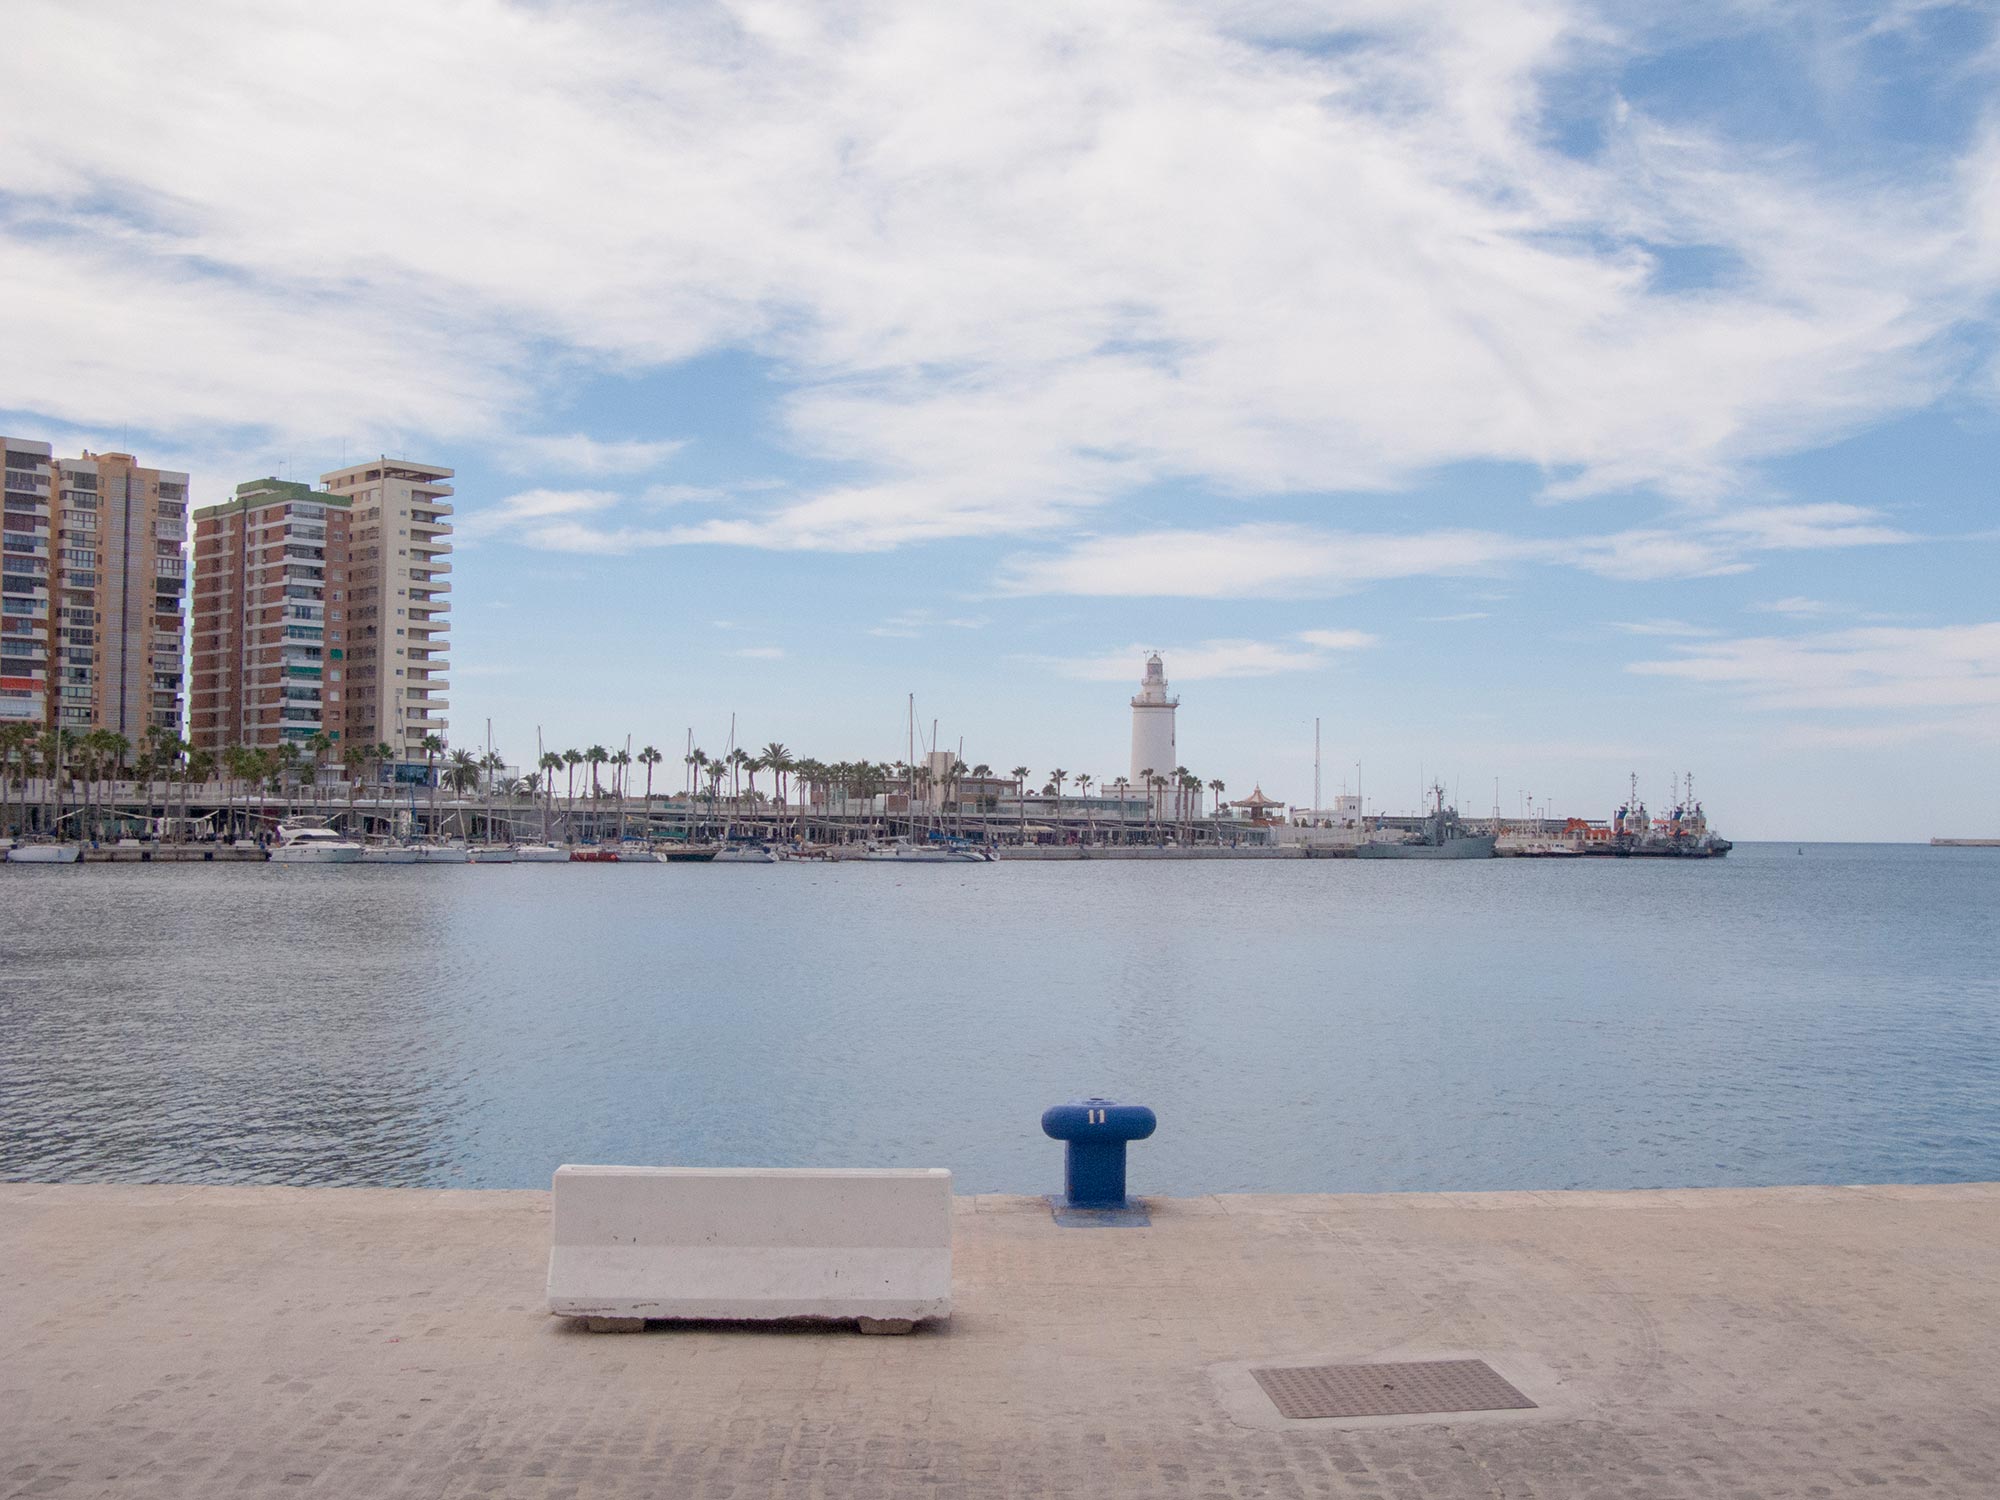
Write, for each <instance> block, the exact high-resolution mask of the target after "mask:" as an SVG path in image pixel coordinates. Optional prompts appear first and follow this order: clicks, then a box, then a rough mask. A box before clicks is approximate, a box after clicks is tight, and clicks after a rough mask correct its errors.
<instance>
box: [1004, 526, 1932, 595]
mask: <svg viewBox="0 0 2000 1500" xmlns="http://www.w3.org/2000/svg"><path fill="white" fill-rule="evenodd" d="M1875 515H1876V513H1875V512H1873V511H1870V510H1865V509H1863V508H1861V507H1859V506H1850V505H1795V506H1770V507H1765V508H1762V509H1759V510H1756V511H1738V512H1732V513H1728V514H1723V515H1716V516H1700V517H1693V518H1690V519H1689V520H1688V521H1686V522H1685V523H1684V525H1683V528H1682V529H1680V530H1677V531H1669V530H1665V529H1647V530H1637V531H1623V532H1616V533H1613V534H1610V535H1605V536H1578V537H1568V538H1558V539H1550V540H1544V539H1536V538H1527V537H1510V536H1503V535H1500V534H1497V533H1494V532H1487V531H1426V532H1412V533H1408V534H1404V535H1397V534H1394V533H1386V532H1346V531H1333V530H1328V529H1324V528H1320V527H1312V526H1297V525H1271V524H1263V523H1254V522H1253V523H1251V524H1248V525H1242V526H1227V527H1221V528H1218V529H1214V530H1185V531H1152V532H1141V533H1137V534H1134V535H1129V536H1097V537H1090V538H1088V539H1086V540H1083V541H1080V542H1076V543H1074V544H1073V545H1071V546H1069V547H1068V548H1066V549H1064V550H1063V551H1060V552H1054V553H1022V554H1018V555H1016V556H1014V557H1012V558H1009V559H1007V560H1006V561H1005V562H1003V563H1002V565H1001V568H1000V573H999V578H998V587H999V589H1000V591H1001V592H1002V593H1008V594H1078V595H1098V596H1109V597H1118V596H1161V597H1183V598H1201V599H1233V598H1247V597H1256V596H1273V597H1282V596H1286V595H1320V594H1333V593H1340V592H1344V591H1346V590H1348V589H1351V588H1353V587H1355V586H1356V585H1358V584H1362V583H1371V582H1381V581H1384V580H1388V579H1394V578H1421V577H1450V576H1460V575H1465V574H1474V573H1491V572H1495V571H1499V570H1502V569H1506V568H1510V567H1514V566H1517V565H1521V564H1527V563H1540V564H1553V565H1566V566H1570V567H1576V568H1581V569H1583V570H1585V571H1586V572H1591V573H1596V574H1599V575H1600V576H1602V577H1606V578H1613V579H1620V580H1628V581H1643V580H1652V579H1664V578H1699V577H1709V576H1714V575H1718V574H1725V573H1742V572H1747V571H1748V570H1749V569H1750V568H1751V567H1753V566H1754V562H1753V560H1752V559H1753V558H1754V557H1755V555H1756V554H1758V553H1760V552H1766V551H1779V550H1792V549H1796V548H1802V547H1804V548H1819V547H1855V546H1867V545H1885V544H1888V543H1892V542H1907V541H1914V540H1916V538H1914V537H1911V536H1909V535H1908V534H1906V533H1904V532H1900V531H1896V530H1893V529H1891V528H1889V527H1886V526H1883V525H1881V524H1879V522H1878V521H1877V520H1876V519H1875Z"/></svg>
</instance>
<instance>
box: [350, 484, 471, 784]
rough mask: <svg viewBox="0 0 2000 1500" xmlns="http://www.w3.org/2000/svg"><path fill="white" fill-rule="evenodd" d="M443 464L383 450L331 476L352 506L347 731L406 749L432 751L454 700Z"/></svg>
mask: <svg viewBox="0 0 2000 1500" xmlns="http://www.w3.org/2000/svg"><path fill="white" fill-rule="evenodd" d="M451 477H452V471H451V470H450V469H441V468H438V467H437V466H436V465H434V464H419V463H410V462H406V461H404V460H402V459H389V458H378V459H372V460H370V461H369V462H367V463H361V464H355V465H353V466H352V467H350V468H345V469H340V470H338V471H336V472H334V473H331V474H327V475H324V476H322V481H321V482H322V483H323V484H324V485H325V486H326V492H327V494H328V495H329V496H330V497H332V496H338V497H341V498H343V499H345V500H346V501H347V502H348V506H349V512H348V514H349V533H348V555H347V564H346V569H345V576H344V578H343V580H342V582H341V583H340V584H339V585H337V587H338V591H339V593H340V594H342V595H344V596H345V597H344V598H338V599H333V598H330V599H329V601H328V604H329V607H330V608H337V609H339V610H341V611H342V613H343V614H344V615H345V621H344V624H345V641H344V647H345V663H344V665H345V668H346V671H345V677H346V697H345V706H346V719H345V722H346V727H347V732H346V735H345V736H344V738H345V739H346V740H347V741H348V742H350V743H359V744H363V745H374V744H386V745H388V746H389V747H390V749H391V752H392V753H393V755H394V756H395V757H396V759H398V760H401V761H405V762H417V761H421V760H423V759H424V752H423V743H424V737H425V736H426V735H431V734H436V735H442V734H443V733H444V731H445V726H446V720H445V718H444V710H445V709H447V708H448V707H450V703H449V702H448V700H447V699H446V698H445V696H444V695H445V692H446V690H447V689H448V687H449V686H450V684H449V682H448V681H447V673H448V671H449V666H450V652H451V643H450V641H449V639H448V638H447V632H448V631H449V630H450V628H451V625H450V621H449V620H448V619H447V618H446V615H447V613H448V612H449V610H450V608H451V599H450V597H449V596H450V592H451V578H450V576H449V575H450V573H451V540H450V539H451V522H450V520H449V519H448V518H449V517H450V515H451V513H452V507H451V496H452V487H451V484H450V480H451Z"/></svg>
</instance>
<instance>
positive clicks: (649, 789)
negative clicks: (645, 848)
mask: <svg viewBox="0 0 2000 1500" xmlns="http://www.w3.org/2000/svg"><path fill="white" fill-rule="evenodd" d="M665 759H666V757H665V756H664V755H662V754H660V752H659V751H657V750H655V749H654V748H653V747H652V746H651V745H645V746H642V747H641V748H640V751H639V764H640V765H642V766H644V767H645V768H646V832H647V834H648V835H649V836H650V835H651V833H652V831H653V767H655V766H657V765H658V764H659V763H660V762H661V761H663V760H665Z"/></svg>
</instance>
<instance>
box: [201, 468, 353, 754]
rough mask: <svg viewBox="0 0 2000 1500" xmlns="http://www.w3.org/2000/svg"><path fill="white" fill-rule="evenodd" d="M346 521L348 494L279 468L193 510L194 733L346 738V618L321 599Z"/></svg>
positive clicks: (336, 587)
mask: <svg viewBox="0 0 2000 1500" xmlns="http://www.w3.org/2000/svg"><path fill="white" fill-rule="evenodd" d="M347 525H348V516H347V502H346V501H345V500H344V499H340V498H338V497H336V496H332V495H323V494H319V493H317V492H315V491H314V490H312V489H310V488H309V487H307V486H306V485H303V484H292V483H289V482H287V481H285V480H281V479H253V480H251V481H250V482H249V483H248V484H239V485H238V486H237V487H236V498H235V499H233V500H228V501H225V502H223V503H222V504H221V505H211V506H207V507H205V508H203V509H202V510H198V511H196V512H195V518H194V564H195V568H194V659H193V673H192V682H191V688H190V692H189V695H188V740H189V743H191V744H194V745H197V746H200V747H201V748H202V749H204V750H223V749H226V748H228V747H229V746H231V745H243V746H247V747H249V748H251V749H259V750H270V749H276V748H277V747H278V746H280V745H283V744H286V743H302V742H304V741H306V740H309V739H311V738H312V737H313V736H314V735H316V734H319V733H320V732H322V731H324V732H325V733H326V734H327V735H329V736H330V737H332V738H333V739H335V740H337V741H339V742H340V743H342V744H345V742H346V736H345V734H344V733H343V730H344V729H345V723H344V720H343V717H342V716H343V713H344V711H345V703H344V699H343V696H342V692H343V687H344V683H343V681H342V676H343V674H342V671H341V647H342V644H343V639H344V638H343V634H342V629H343V627H342V622H341V619H340V614H339V611H338V609H334V610H329V608H328V601H329V598H334V599H337V598H338V597H339V594H340V589H341V587H342V585H341V578H342V576H343V574H344V572H345V569H346V560H347ZM335 753H336V754H337V753H338V752H337V751H336V752H335Z"/></svg>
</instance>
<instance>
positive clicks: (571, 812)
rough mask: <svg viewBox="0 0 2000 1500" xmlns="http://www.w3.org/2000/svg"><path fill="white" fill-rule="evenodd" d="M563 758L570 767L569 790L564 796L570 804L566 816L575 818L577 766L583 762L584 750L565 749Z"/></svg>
mask: <svg viewBox="0 0 2000 1500" xmlns="http://www.w3.org/2000/svg"><path fill="white" fill-rule="evenodd" d="M562 758H563V764H564V765H565V766H567V767H568V768H569V792H568V793H567V794H566V795H565V797H564V798H563V800H564V801H565V802H566V803H567V804H568V810H567V812H566V813H565V814H564V816H566V817H572V818H573V817H574V816H575V815H576V768H577V767H578V766H580V765H582V764H583V752H582V751H581V750H565V751H563V753H562Z"/></svg>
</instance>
